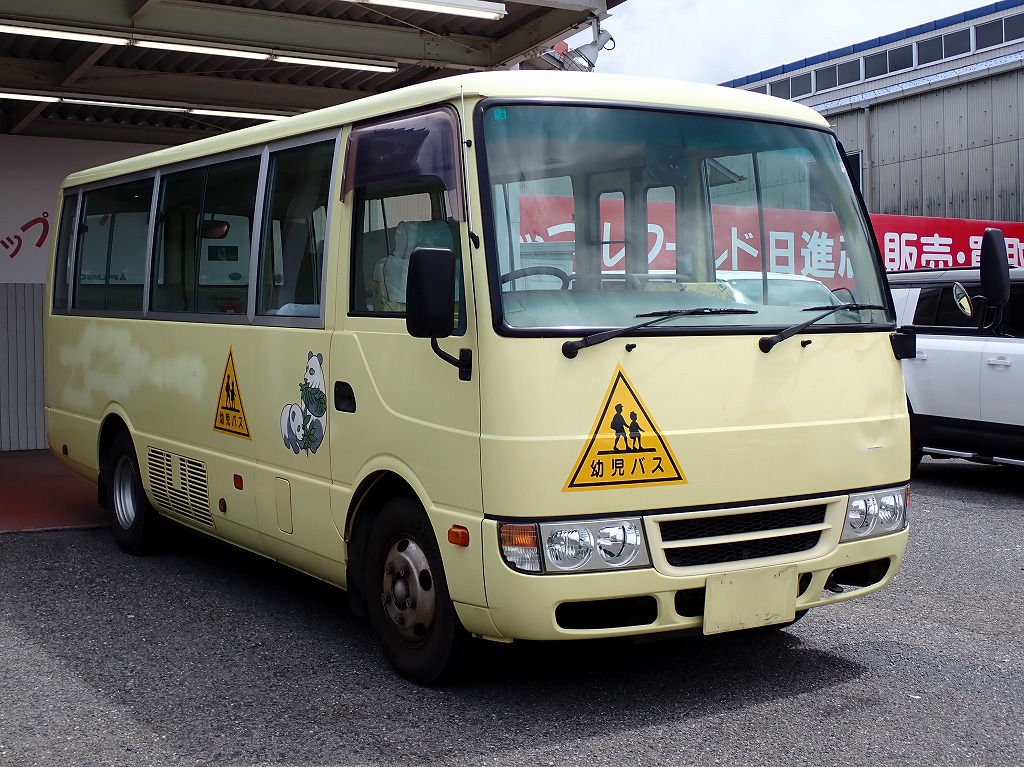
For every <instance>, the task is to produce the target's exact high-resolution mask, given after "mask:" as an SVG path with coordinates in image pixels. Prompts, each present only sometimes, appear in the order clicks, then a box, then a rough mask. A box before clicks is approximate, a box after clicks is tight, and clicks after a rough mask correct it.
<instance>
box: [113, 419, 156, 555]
mask: <svg viewBox="0 0 1024 767" xmlns="http://www.w3.org/2000/svg"><path fill="white" fill-rule="evenodd" d="M107 466H108V467H109V468H108V471H109V472H110V475H109V476H108V477H106V478H105V484H106V487H107V508H108V509H110V513H111V517H112V518H111V521H110V529H111V530H112V531H113V533H114V540H116V541H117V545H118V546H120V547H121V549H122V551H126V552H128V553H129V554H142V553H145V552H146V551H148V550H150V549H151V548H152V546H153V541H154V538H155V536H156V526H157V512H156V510H155V509H154V508H153V507H152V506H151V505H150V503H149V499H148V498H147V497H146V491H145V489H144V488H143V487H142V476H141V474H140V472H139V460H138V457H137V456H136V455H135V445H134V444H132V438H131V436H130V435H129V434H128V432H121V433H120V434H118V435H117V436H116V437H115V438H114V441H113V443H112V444H111V446H110V454H109V461H108V462H107Z"/></svg>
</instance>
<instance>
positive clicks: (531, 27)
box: [494, 11, 591, 66]
mask: <svg viewBox="0 0 1024 767" xmlns="http://www.w3.org/2000/svg"><path fill="white" fill-rule="evenodd" d="M590 21H591V20H589V19H584V18H580V15H579V14H578V13H572V12H570V11H551V12H550V13H546V14H544V15H543V16H542V17H540V18H539V19H535V20H534V21H532V22H530V23H529V24H525V25H523V26H522V27H520V28H518V29H516V30H515V31H514V32H512V33H511V34H509V35H507V36H505V37H503V38H502V39H501V40H498V41H497V42H496V43H495V44H494V49H495V54H496V55H495V57H494V58H495V66H510V65H512V64H516V63H518V62H520V61H522V60H523V59H528V58H533V57H534V56H539V55H540V54H542V53H543V52H544V51H546V50H548V49H550V48H551V46H552V45H554V44H555V43H557V42H559V41H561V40H564V39H565V38H567V37H570V36H572V35H574V34H576V33H577V32H579V31H580V30H582V29H585V28H586V27H587V26H588V25H589V24H590Z"/></svg>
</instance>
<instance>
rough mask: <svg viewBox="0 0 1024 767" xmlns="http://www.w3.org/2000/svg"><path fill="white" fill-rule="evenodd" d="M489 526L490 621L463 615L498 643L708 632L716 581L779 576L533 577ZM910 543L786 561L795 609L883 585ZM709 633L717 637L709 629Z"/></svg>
mask: <svg viewBox="0 0 1024 767" xmlns="http://www.w3.org/2000/svg"><path fill="white" fill-rule="evenodd" d="M483 527H484V529H483V537H484V540H485V541H487V543H486V544H485V552H484V577H485V583H486V590H487V605H488V609H487V611H486V612H487V614H488V620H487V621H482V620H481V621H479V623H480V626H479V627H477V626H474V625H470V624H473V623H476V622H477V621H474V620H469V621H466V618H467V617H469V616H464V622H467V626H466V628H467V629H468V630H470V631H471V632H474V633H479V634H482V635H485V636H491V637H492V638H496V639H529V640H560V639H582V638H590V637H616V636H638V635H646V634H657V633H664V632H671V631H685V630H694V631H702V630H705V626H704V613H705V608H706V607H708V606H710V605H707V604H706V603H705V600H706V599H707V597H706V591H705V589H706V587H707V586H708V583H709V581H710V580H712V579H715V578H716V577H718V576H722V575H728V574H729V573H733V572H743V573H750V575H746V576H745V578H746V580H747V582H748V583H754V584H756V583H757V582H758V573H762V574H763V576H764V578H765V579H768V578H773V577H777V575H778V573H779V572H780V568H779V566H776V565H775V564H774V563H766V562H763V561H762V562H757V561H751V562H736V563H730V564H727V565H721V566H719V567H717V568H715V570H714V572H708V571H707V569H706V568H701V572H700V573H697V574H693V575H675V574H673V575H665V574H662V573H660V572H658V571H657V570H656V569H655V568H653V567H648V568H643V569H637V570H624V571H621V572H592V573H574V574H558V575H529V574H525V573H520V572H516V571H514V570H512V569H511V568H510V567H509V566H508V565H506V564H505V562H504V561H503V560H502V557H501V553H500V551H499V549H498V543H497V541H498V533H497V523H496V522H495V521H493V520H485V521H484V525H483ZM908 537H909V530H908V529H905V530H903V531H900V532H896V533H892V534H889V535H883V536H879V537H877V538H869V539H867V540H863V541H850V542H847V543H839V544H838V545H836V546H834V547H833V548H832V549H831V550H830V551H829V552H828V553H826V554H823V555H820V556H811V557H809V558H808V559H806V560H803V561H796V562H792V561H791V562H788V563H785V565H786V566H787V569H789V570H791V569H793V568H795V571H796V572H795V581H796V588H794V589H793V592H794V593H793V597H792V600H793V601H792V608H793V611H794V612H800V611H803V610H807V609H810V608H812V607H818V606H821V605H825V604H832V603H834V602H840V601H843V600H846V599H851V598H853V597H857V596H862V595H865V594H869V593H871V592H873V591H877V590H878V589H880V588H882V587H884V586H885V585H887V584H888V583H889V581H891V580H892V578H893V576H894V575H895V574H896V571H897V570H898V569H899V567H900V565H901V564H902V562H903V557H904V553H905V551H906V547H907V539H908ZM789 575H792V573H789ZM826 586H829V587H830V588H826ZM755 592H756V589H755ZM755 607H756V605H755ZM460 614H461V611H460ZM480 617H481V618H482V617H483V616H480ZM768 622H769V623H771V622H778V621H771V620H769V621H768ZM492 624H493V625H492ZM495 630H496V631H497V635H496V636H495V635H494V632H495ZM707 633H711V629H710V627H709V629H708V630H707Z"/></svg>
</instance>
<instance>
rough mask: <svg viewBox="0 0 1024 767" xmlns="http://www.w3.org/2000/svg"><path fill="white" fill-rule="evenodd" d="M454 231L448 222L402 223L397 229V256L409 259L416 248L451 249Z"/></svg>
mask: <svg viewBox="0 0 1024 767" xmlns="http://www.w3.org/2000/svg"><path fill="white" fill-rule="evenodd" d="M451 246H452V230H451V228H450V227H449V226H448V222H447V221H440V220H434V221H402V222H400V223H399V224H398V226H397V227H396V228H395V256H396V257H398V258H409V254H410V253H412V252H413V251H414V250H416V248H450V247H451Z"/></svg>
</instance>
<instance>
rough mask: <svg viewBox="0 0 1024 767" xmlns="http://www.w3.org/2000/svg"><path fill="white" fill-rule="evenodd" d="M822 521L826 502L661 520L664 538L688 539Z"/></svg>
mask: <svg viewBox="0 0 1024 767" xmlns="http://www.w3.org/2000/svg"><path fill="white" fill-rule="evenodd" d="M824 521H825V504H820V505H818V506H799V507H797V508H795V509H772V510H771V511H755V512H753V513H750V514H730V515H728V516H722V517H698V518H696V519H674V520H672V521H670V522H662V523H661V539H662V540H663V541H689V540H693V539H694V538H712V537H714V536H716V535H737V534H739V533H761V532H764V531H766V530H783V529H785V528H787V527H803V526H804V525H820V524H821V523H822V522H824Z"/></svg>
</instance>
